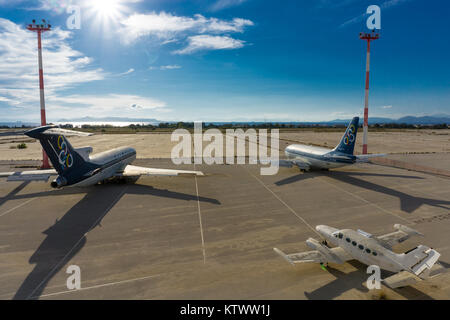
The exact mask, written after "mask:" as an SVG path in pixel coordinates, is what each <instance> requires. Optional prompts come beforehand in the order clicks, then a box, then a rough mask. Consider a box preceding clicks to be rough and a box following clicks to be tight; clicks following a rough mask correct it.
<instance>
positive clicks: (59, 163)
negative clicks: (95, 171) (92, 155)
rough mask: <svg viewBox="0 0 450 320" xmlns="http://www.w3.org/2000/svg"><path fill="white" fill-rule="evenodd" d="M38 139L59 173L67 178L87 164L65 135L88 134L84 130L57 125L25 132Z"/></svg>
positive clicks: (69, 178)
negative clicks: (65, 128) (79, 130)
mask: <svg viewBox="0 0 450 320" xmlns="http://www.w3.org/2000/svg"><path fill="white" fill-rule="evenodd" d="M25 134H26V135H27V136H29V137H31V138H35V139H38V140H39V142H40V143H41V145H42V147H43V148H44V150H45V152H46V153H47V155H48V157H49V158H50V161H51V163H52V165H53V167H54V168H55V170H56V171H57V172H58V174H59V175H60V176H61V177H63V178H65V179H66V180H71V176H72V175H74V174H75V175H76V174H77V173H79V171H80V167H83V166H85V165H86V161H85V159H84V158H83V157H82V156H81V155H80V154H79V153H78V152H77V151H76V150H74V148H73V147H72V145H71V144H70V143H69V141H68V140H67V139H66V137H65V136H86V135H91V134H86V133H83V132H77V131H71V130H64V129H60V128H58V127H57V126H42V127H38V128H34V129H31V130H28V131H26V132H25Z"/></svg>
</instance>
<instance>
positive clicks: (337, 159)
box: [284, 144, 356, 169]
mask: <svg viewBox="0 0 450 320" xmlns="http://www.w3.org/2000/svg"><path fill="white" fill-rule="evenodd" d="M284 152H285V154H286V157H287V159H288V160H292V161H295V160H298V161H299V162H302V163H306V164H307V165H308V166H309V167H310V168H313V169H332V168H339V167H343V166H346V165H350V164H353V163H355V159H356V158H355V156H353V155H348V154H345V153H341V152H338V151H335V150H334V149H327V148H322V147H316V146H308V145H303V144H291V145H289V146H288V147H286V149H285V151H284Z"/></svg>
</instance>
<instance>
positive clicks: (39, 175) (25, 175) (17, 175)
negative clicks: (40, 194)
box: [0, 169, 58, 181]
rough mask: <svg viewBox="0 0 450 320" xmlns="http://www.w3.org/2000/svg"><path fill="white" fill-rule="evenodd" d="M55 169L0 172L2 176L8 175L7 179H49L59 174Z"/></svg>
mask: <svg viewBox="0 0 450 320" xmlns="http://www.w3.org/2000/svg"><path fill="white" fill-rule="evenodd" d="M57 174H58V173H57V172H56V170H55V169H48V170H31V171H17V172H0V177H7V181H48V179H49V178H50V176H53V175H57Z"/></svg>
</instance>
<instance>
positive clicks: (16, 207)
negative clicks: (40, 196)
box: [0, 198, 36, 217]
mask: <svg viewBox="0 0 450 320" xmlns="http://www.w3.org/2000/svg"><path fill="white" fill-rule="evenodd" d="M34 199H36V198H31V199H28V200H27V201H25V202H22V203H21V204H19V205H18V206H15V207H14V208H11V209H9V210H6V211H5V212H3V213H2V214H0V217H3V216H4V215H6V214H8V213H10V212H12V211H14V210H16V209H19V208H20V207H23V206H24V205H26V204H27V203H30V202H31V201H33V200H34Z"/></svg>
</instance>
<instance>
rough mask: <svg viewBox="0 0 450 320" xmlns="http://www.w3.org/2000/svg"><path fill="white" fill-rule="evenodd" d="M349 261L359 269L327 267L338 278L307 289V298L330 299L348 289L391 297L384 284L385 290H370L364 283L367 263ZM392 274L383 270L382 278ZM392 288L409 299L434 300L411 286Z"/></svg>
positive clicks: (374, 296) (374, 297) (376, 295)
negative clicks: (313, 288) (345, 270)
mask: <svg viewBox="0 0 450 320" xmlns="http://www.w3.org/2000/svg"><path fill="white" fill-rule="evenodd" d="M347 263H349V264H351V265H352V266H353V267H355V268H356V269H357V270H355V271H352V272H349V273H344V272H342V271H340V270H337V269H334V268H333V267H330V266H328V267H327V268H326V269H327V272H329V273H330V274H331V275H333V276H334V277H335V278H336V279H335V280H333V281H331V282H329V283H327V284H326V285H324V286H322V287H320V288H318V289H316V290H314V291H312V292H306V291H305V296H306V298H308V299H310V300H330V299H334V298H337V297H339V296H340V295H341V294H343V293H345V292H346V291H349V290H351V289H356V290H358V291H360V292H363V293H368V292H371V291H373V295H372V298H373V299H390V297H389V293H386V292H385V291H384V290H383V286H382V287H381V288H382V290H383V291H380V290H376V289H374V290H369V289H368V288H367V287H365V286H364V285H363V284H364V283H365V282H366V281H367V279H368V277H369V274H367V273H366V272H365V270H366V268H367V266H366V265H364V264H362V263H361V262H359V261H357V260H352V261H348V262H347ZM391 275H393V273H391V272H385V271H382V278H387V277H389V276H391ZM390 290H393V291H394V292H396V293H397V294H399V295H401V296H403V297H404V298H406V299H408V300H410V299H420V300H433V298H432V297H430V296H429V295H427V294H425V293H423V292H422V291H419V290H417V289H416V288H414V287H411V286H408V287H403V288H397V289H390ZM382 293H383V294H382Z"/></svg>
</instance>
